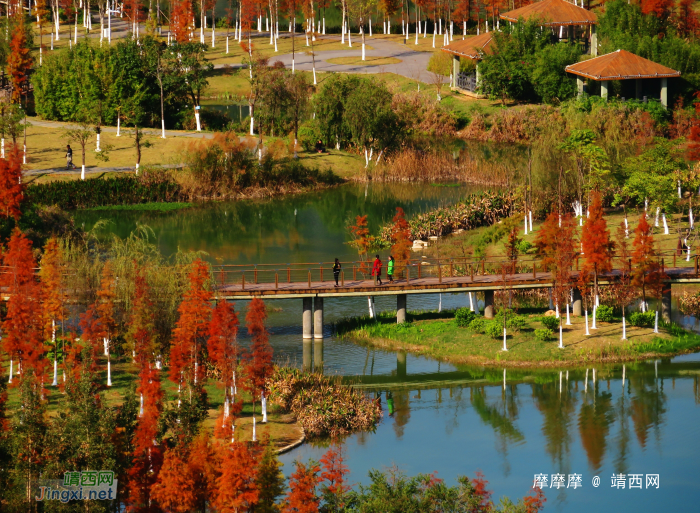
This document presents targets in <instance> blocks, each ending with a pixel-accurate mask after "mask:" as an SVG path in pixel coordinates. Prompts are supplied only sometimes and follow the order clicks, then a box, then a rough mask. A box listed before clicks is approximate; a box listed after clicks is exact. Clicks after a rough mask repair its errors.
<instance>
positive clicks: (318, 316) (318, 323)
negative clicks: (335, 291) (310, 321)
mask: <svg viewBox="0 0 700 513" xmlns="http://www.w3.org/2000/svg"><path fill="white" fill-rule="evenodd" d="M314 339H316V340H323V298H322V297H315V298H314Z"/></svg>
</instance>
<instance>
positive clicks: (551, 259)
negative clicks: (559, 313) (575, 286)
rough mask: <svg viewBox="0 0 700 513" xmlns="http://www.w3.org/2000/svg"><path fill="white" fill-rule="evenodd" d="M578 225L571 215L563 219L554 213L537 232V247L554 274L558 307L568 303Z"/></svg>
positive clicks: (555, 297) (546, 265)
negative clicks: (567, 296)
mask: <svg viewBox="0 0 700 513" xmlns="http://www.w3.org/2000/svg"><path fill="white" fill-rule="evenodd" d="M575 229H576V223H575V220H574V219H573V218H572V217H571V216H570V215H565V216H563V217H562V218H561V228H560V227H559V215H558V214H557V213H555V212H552V213H551V214H549V215H548V216H547V219H546V220H545V222H544V224H543V225H542V228H541V229H540V230H539V231H538V232H537V239H535V246H536V247H537V253H538V255H539V256H540V257H542V258H543V260H542V264H543V266H544V267H545V268H547V269H549V271H550V272H551V273H552V278H553V281H554V290H553V292H554V299H555V301H556V302H557V304H558V305H563V304H565V303H566V295H567V294H568V291H569V287H570V286H571V273H570V269H571V263H572V262H573V261H574V258H575V256H576V236H575Z"/></svg>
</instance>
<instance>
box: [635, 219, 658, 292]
mask: <svg viewBox="0 0 700 513" xmlns="http://www.w3.org/2000/svg"><path fill="white" fill-rule="evenodd" d="M651 229H652V228H651V226H650V225H649V223H648V222H647V217H646V214H644V213H642V215H641V217H640V218H639V224H638V225H637V228H635V230H634V234H635V235H634V242H632V284H633V285H634V286H635V287H638V288H640V289H641V292H642V300H643V301H645V302H646V293H647V291H649V292H651V293H652V294H654V295H655V296H660V295H661V286H662V279H663V273H662V271H661V266H660V265H659V262H658V259H657V258H656V251H655V250H654V236H653V235H652V234H651Z"/></svg>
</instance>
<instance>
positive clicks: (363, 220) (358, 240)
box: [350, 215, 370, 274]
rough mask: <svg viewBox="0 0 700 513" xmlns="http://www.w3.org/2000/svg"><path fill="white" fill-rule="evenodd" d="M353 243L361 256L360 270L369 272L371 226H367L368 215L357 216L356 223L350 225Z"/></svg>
mask: <svg viewBox="0 0 700 513" xmlns="http://www.w3.org/2000/svg"><path fill="white" fill-rule="evenodd" d="M350 233H351V234H352V238H353V243H354V244H355V247H356V248H357V253H358V255H359V257H360V262H361V264H360V272H361V273H363V274H366V273H368V272H369V267H368V266H367V253H368V252H369V247H370V240H369V228H367V216H366V215H365V216H357V217H356V218H355V224H354V225H351V226H350Z"/></svg>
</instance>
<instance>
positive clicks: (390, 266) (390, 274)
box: [386, 255, 394, 283]
mask: <svg viewBox="0 0 700 513" xmlns="http://www.w3.org/2000/svg"><path fill="white" fill-rule="evenodd" d="M386 277H387V278H389V283H394V257H393V256H391V255H389V261H388V262H387V264H386Z"/></svg>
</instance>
